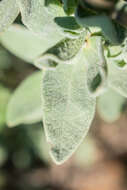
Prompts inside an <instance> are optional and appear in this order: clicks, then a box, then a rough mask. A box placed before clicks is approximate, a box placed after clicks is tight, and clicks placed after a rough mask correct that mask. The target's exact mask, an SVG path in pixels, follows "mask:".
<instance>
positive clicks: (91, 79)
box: [84, 36, 107, 96]
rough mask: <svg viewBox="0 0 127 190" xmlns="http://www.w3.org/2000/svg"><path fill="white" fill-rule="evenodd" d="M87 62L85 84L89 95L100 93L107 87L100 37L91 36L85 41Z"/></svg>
mask: <svg viewBox="0 0 127 190" xmlns="http://www.w3.org/2000/svg"><path fill="white" fill-rule="evenodd" d="M84 55H85V61H86V63H87V68H88V69H87V86H88V90H89V92H90V94H91V95H93V96H98V95H100V94H101V93H102V92H103V91H104V90H105V88H106V87H107V67H106V60H105V58H104V50H103V46H102V38H101V37H100V36H93V37H90V38H89V39H88V41H87V42H86V47H85V49H84Z"/></svg>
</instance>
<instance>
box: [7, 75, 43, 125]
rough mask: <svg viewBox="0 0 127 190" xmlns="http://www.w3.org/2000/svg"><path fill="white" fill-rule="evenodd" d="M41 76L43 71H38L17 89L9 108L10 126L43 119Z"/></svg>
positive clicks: (8, 119) (8, 122) (8, 121)
mask: <svg viewBox="0 0 127 190" xmlns="http://www.w3.org/2000/svg"><path fill="white" fill-rule="evenodd" d="M41 77H42V72H36V73H34V74H32V75H30V76H29V77H28V78H27V79H26V80H24V81H23V82H22V83H21V85H20V86H19V87H18V88H17V89H16V90H15V92H14V94H13V95H12V97H11V99H10V101H9V105H8V110H7V124H8V125H9V126H10V127H11V126H16V125H19V124H22V123H23V124H24V123H25V124H30V123H36V122H38V121H41V118H42V106H41V97H40V94H41V89H40V87H41V85H40V84H41Z"/></svg>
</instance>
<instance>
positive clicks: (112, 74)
mask: <svg viewBox="0 0 127 190" xmlns="http://www.w3.org/2000/svg"><path fill="white" fill-rule="evenodd" d="M107 63H108V83H109V86H111V87H112V88H113V89H114V90H116V91H117V92H119V93H120V94H121V95H122V96H125V97H127V68H125V69H120V68H119V67H118V66H117V64H116V63H115V61H112V60H110V59H108V60H107Z"/></svg>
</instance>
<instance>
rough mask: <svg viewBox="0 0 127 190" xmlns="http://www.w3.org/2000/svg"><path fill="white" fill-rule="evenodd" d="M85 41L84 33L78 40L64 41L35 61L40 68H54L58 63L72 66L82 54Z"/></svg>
mask: <svg viewBox="0 0 127 190" xmlns="http://www.w3.org/2000/svg"><path fill="white" fill-rule="evenodd" d="M84 40H85V33H84V32H83V33H82V34H81V35H80V36H79V38H77V39H68V38H66V39H64V40H62V41H61V42H59V43H58V44H56V45H55V46H54V47H52V48H50V49H49V50H48V51H47V52H45V53H44V54H43V55H42V56H40V57H39V58H38V59H36V60H35V65H36V66H38V67H39V68H44V67H54V66H56V65H57V64H58V63H67V64H70V63H72V62H73V59H74V57H75V56H76V55H77V54H78V53H79V52H80V50H81V48H82V46H83V44H84Z"/></svg>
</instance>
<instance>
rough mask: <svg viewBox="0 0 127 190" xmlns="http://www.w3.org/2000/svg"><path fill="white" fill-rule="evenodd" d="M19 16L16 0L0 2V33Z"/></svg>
mask: <svg viewBox="0 0 127 190" xmlns="http://www.w3.org/2000/svg"><path fill="white" fill-rule="evenodd" d="M18 14H19V8H18V6H17V4H16V0H2V1H0V32H3V31H4V30H5V29H7V28H8V27H9V25H11V24H12V23H13V22H14V20H15V19H16V17H17V16H18Z"/></svg>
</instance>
